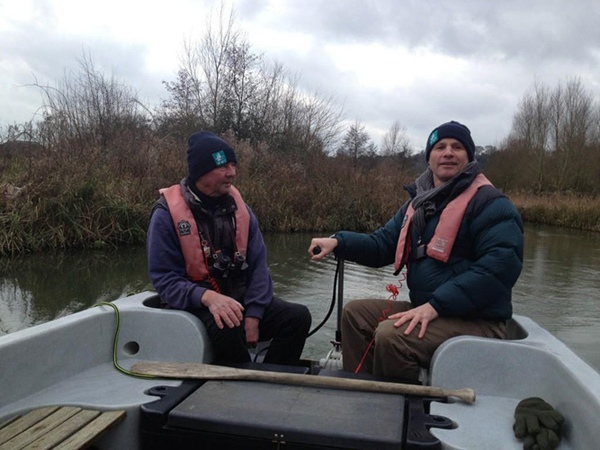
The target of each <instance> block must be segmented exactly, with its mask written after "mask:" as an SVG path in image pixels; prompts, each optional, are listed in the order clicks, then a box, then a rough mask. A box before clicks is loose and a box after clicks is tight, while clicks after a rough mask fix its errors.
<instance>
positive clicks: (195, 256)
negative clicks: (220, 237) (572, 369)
mask: <svg viewBox="0 0 600 450" xmlns="http://www.w3.org/2000/svg"><path fill="white" fill-rule="evenodd" d="M159 192H160V193H161V194H162V195H164V196H165V200H166V201H167V205H168V207H169V212H170V213H171V218H172V219H173V223H174V224H175V228H176V229H177V237H178V239H179V243H180V244H181V251H182V253H183V258H184V259H185V276H186V278H188V279H189V280H191V281H202V280H206V279H207V278H208V270H209V268H208V267H207V266H206V260H205V258H204V249H203V242H202V241H201V238H200V233H199V231H198V225H197V224H196V220H195V219H194V215H193V214H192V211H191V210H190V208H189V206H188V205H187V203H186V202H185V199H184V198H183V193H182V192H181V185H179V184H176V185H173V186H171V187H169V188H165V189H160V190H159ZM230 194H231V196H232V197H233V199H234V200H235V204H236V206H237V210H236V211H235V246H236V250H237V253H239V254H240V255H241V256H242V257H243V258H246V250H247V248H248V234H249V231H250V213H248V208H246V204H245V203H244V200H243V199H242V196H241V195H240V193H239V191H238V190H237V189H236V188H235V187H233V186H232V187H231V192H230ZM204 244H205V245H207V244H206V243H204ZM237 253H236V254H237Z"/></svg>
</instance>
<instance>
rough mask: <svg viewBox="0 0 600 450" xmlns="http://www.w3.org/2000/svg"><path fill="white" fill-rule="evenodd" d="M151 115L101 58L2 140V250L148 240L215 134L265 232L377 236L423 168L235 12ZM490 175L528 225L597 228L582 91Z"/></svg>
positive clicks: (534, 113) (599, 188)
mask: <svg viewBox="0 0 600 450" xmlns="http://www.w3.org/2000/svg"><path fill="white" fill-rule="evenodd" d="M164 86H165V88H166V93H165V99H164V100H163V102H162V104H161V105H159V106H158V107H156V108H154V109H150V108H149V107H147V106H145V105H143V103H142V102H141V101H140V99H139V98H138V96H137V93H136V91H135V90H134V89H133V88H132V87H130V86H127V85H125V84H123V83H122V82H121V81H120V80H119V79H118V77H117V76H116V75H115V74H111V75H110V76H107V75H106V74H105V73H104V72H103V71H102V70H100V69H98V68H97V67H96V66H95V65H94V62H93V59H92V58H91V56H90V55H84V56H83V57H82V59H81V60H80V61H79V65H78V67H77V68H75V69H73V70H72V71H67V72H66V75H65V76H64V78H63V79H62V80H60V81H59V82H58V83H57V84H56V86H42V85H37V88H38V89H40V91H41V92H42V94H43V98H44V102H43V106H42V111H43V114H42V120H40V121H38V122H30V123H27V124H16V125H13V126H10V127H8V128H6V129H3V128H2V129H0V175H1V178H0V254H1V255H7V254H17V253H21V252H28V251H40V250H48V249H54V248H71V247H86V248H94V247H105V246H119V245H130V244H141V243H143V242H144V241H145V230H146V226H147V222H148V218H149V212H150V210H151V207H152V204H153V202H154V201H155V200H156V199H157V197H158V189H159V188H162V187H167V186H169V185H171V184H174V183H178V182H179V181H180V179H181V178H182V177H183V176H185V174H186V139H187V137H188V136H189V135H190V134H191V133H193V132H195V131H198V130H201V129H204V130H211V131H214V132H216V133H217V134H220V135H223V136H224V137H225V139H226V140H228V141H229V142H231V143H232V144H233V145H234V147H235V148H236V151H237V153H238V159H239V161H240V164H239V168H238V179H237V182H236V185H237V186H238V187H239V188H240V190H241V191H242V193H243V195H244V198H245V200H246V202H247V203H248V204H249V205H250V206H251V207H252V208H253V210H254V212H255V214H256V215H257V217H258V219H259V221H260V224H261V227H262V229H263V231H283V232H295V231H314V232H317V233H320V232H327V231H330V230H337V229H351V230H373V229H375V228H377V227H379V226H381V225H383V224H384V223H385V222H386V221H387V220H388V219H389V218H390V217H391V216H392V215H393V214H394V213H395V211H396V210H397V209H398V207H399V206H400V205H401V204H402V203H403V202H404V201H406V199H407V198H408V197H407V194H406V193H405V192H404V191H403V190H402V186H403V185H404V184H407V183H409V182H411V181H412V180H414V178H415V177H416V176H418V175H419V174H420V173H421V172H422V171H423V170H424V169H425V168H426V165H425V160H424V156H423V152H422V151H421V152H420V153H418V152H416V151H415V149H412V148H411V147H410V145H409V142H408V139H407V137H406V136H407V133H406V129H405V128H404V127H403V126H402V125H401V123H400V122H399V121H394V123H393V124H392V125H391V127H390V129H389V131H388V132H387V133H386V134H385V135H384V137H383V140H382V143H381V147H380V148H378V147H377V146H376V145H375V143H374V142H372V140H371V137H370V136H369V135H368V133H367V132H366V131H365V127H364V125H363V124H361V123H360V122H359V121H352V122H350V125H349V126H347V127H346V126H345V124H346V123H348V121H347V120H346V119H347V118H346V117H345V116H344V111H343V108H342V107H340V106H339V104H338V103H337V101H336V99H335V98H334V97H331V96H327V95H323V94H322V93H319V92H318V91H313V92H309V91H307V90H306V89H301V88H300V87H299V80H298V77H296V76H294V75H292V74H289V73H288V72H287V71H286V70H285V68H284V67H282V66H281V65H280V64H277V63H268V62H267V60H266V59H265V58H264V56H263V55H258V54H255V53H253V52H252V50H251V46H250V44H249V42H247V41H246V39H245V38H244V37H243V35H242V34H241V33H240V32H238V31H236V27H235V24H234V22H233V18H232V16H229V17H223V16H222V17H221V21H220V25H219V26H217V27H216V28H212V29H211V28H209V29H207V31H206V34H205V36H204V37H203V38H202V39H201V40H200V41H198V42H196V43H191V42H190V43H186V45H185V46H184V51H183V57H182V59H181V65H180V68H179V72H178V75H177V77H176V79H175V81H171V82H165V83H164ZM477 157H478V160H479V161H480V164H481V167H482V170H483V172H484V173H485V174H486V175H487V176H488V177H489V178H490V179H491V180H492V182H494V183H495V184H496V185H497V186H498V187H499V188H501V189H502V190H503V191H505V192H507V193H508V194H509V196H510V197H511V199H513V200H514V201H515V203H516V204H517V206H518V207H519V209H520V210H521V212H522V214H523V217H524V219H525V220H529V221H534V222H540V223H549V224H557V225H563V226H571V227H577V228H585V229H592V230H599V231H600V212H599V210H600V206H599V205H600V201H599V198H598V196H599V195H600V114H599V107H598V102H597V101H596V99H594V98H593V97H592V96H591V94H590V93H589V92H588V91H587V90H586V89H585V87H584V86H583V85H582V83H581V82H580V80H578V79H572V80H568V81H567V82H566V84H559V85H558V86H557V87H556V88H554V89H550V88H549V87H546V86H543V85H540V84H535V85H534V87H533V88H532V90H531V91H530V92H527V93H526V94H525V95H524V97H523V100H522V102H521V104H520V105H519V109H518V111H517V112H516V113H515V116H514V120H513V127H512V130H511V133H510V135H509V136H508V137H507V138H506V139H505V141H503V142H502V144H501V145H500V146H498V147H491V146H487V147H478V148H477Z"/></svg>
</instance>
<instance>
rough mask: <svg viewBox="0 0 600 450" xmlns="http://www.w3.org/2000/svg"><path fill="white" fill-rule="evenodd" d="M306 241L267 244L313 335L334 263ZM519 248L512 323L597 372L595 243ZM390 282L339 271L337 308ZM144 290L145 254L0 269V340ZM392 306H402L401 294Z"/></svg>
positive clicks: (599, 251)
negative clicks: (518, 320)
mask: <svg viewBox="0 0 600 450" xmlns="http://www.w3.org/2000/svg"><path fill="white" fill-rule="evenodd" d="M311 237H312V235H305V234H285V235H283V234H273V235H266V236H265V240H266V243H267V248H268V250H269V264H270V268H271V273H272V276H273V281H274V283H275V292H276V293H277V294H278V295H279V296H280V297H282V298H284V299H286V300H289V301H294V302H300V303H304V304H306V305H307V306H308V307H309V309H310V310H311V312H312V315H313V325H314V324H317V323H319V322H320V321H321V319H322V318H323V317H325V315H326V313H327V310H328V309H329V305H330V301H331V295H332V288H333V276H334V272H335V261H334V260H333V258H330V259H328V260H326V261H323V262H319V263H315V262H311V261H310V259H309V257H308V254H307V252H306V251H307V248H308V245H309V242H310V238H311ZM525 244H526V245H525V265H524V270H523V273H522V275H521V278H520V279H519V281H518V283H517V285H516V287H515V289H514V295H513V300H514V311H515V313H516V314H521V315H526V316H529V317H531V318H532V319H533V320H535V321H536V322H538V323H539V324H540V325H542V326H543V327H545V328H546V329H547V330H549V331H550V332H551V333H552V334H554V335H555V336H557V337H558V338H559V339H561V340H562V341H563V342H565V343H566V344H567V345H569V346H570V347H571V348H572V349H573V350H574V351H575V353H577V354H578V355H579V356H580V357H581V358H583V359H584V360H586V361H587V362H588V363H589V364H590V365H592V366H594V367H595V368H596V369H597V370H599V371H600V350H598V344H599V343H600V276H599V270H600V233H592V232H582V231H575V230H570V229H564V228H556V227H542V226H533V225H529V226H527V227H526V235H525ZM396 280H397V278H395V277H393V275H392V268H391V267H388V268H384V269H369V268H364V267H361V266H357V265H354V264H346V276H345V284H344V300H345V301H348V300H352V299H356V298H363V297H375V298H376V297H381V298H387V293H386V290H385V286H386V284H389V283H395V282H396ZM150 288H151V285H150V283H149V280H148V276H147V274H146V255H145V251H144V249H143V248H129V249H123V250H119V251H116V252H68V253H55V254H46V255H33V256H26V257H22V258H16V259H0V335H2V334H6V333H11V332H14V331H17V330H19V329H22V328H27V327H30V326H32V325H35V324H39V323H43V322H46V321H48V320H52V319H54V318H57V317H61V316H65V315H68V314H70V313H72V312H75V311H80V310H83V309H85V308H88V307H90V306H91V305H93V304H94V303H95V302H97V301H102V300H112V299H115V298H118V297H122V296H125V295H127V294H130V293H135V292H140V291H143V290H145V289H150ZM399 298H400V299H407V298H408V294H407V291H406V288H403V289H401V291H400V296H399ZM122 326H127V324H125V323H123V324H122ZM335 328H336V316H335V312H334V314H333V315H332V317H331V318H330V320H329V322H328V323H327V324H326V325H325V326H324V327H323V328H321V330H320V331H319V332H318V333H316V334H315V335H314V336H312V337H311V338H310V339H309V340H308V342H307V345H306V348H305V351H304V356H305V357H309V358H318V357H321V356H324V355H325V354H326V353H327V351H328V350H329V348H330V347H331V345H330V340H331V339H333V337H334V334H335Z"/></svg>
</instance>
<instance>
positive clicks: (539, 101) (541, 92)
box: [509, 82, 551, 191]
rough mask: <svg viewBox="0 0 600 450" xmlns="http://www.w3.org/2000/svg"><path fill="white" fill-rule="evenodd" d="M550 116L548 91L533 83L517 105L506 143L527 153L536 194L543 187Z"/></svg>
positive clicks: (541, 85)
mask: <svg viewBox="0 0 600 450" xmlns="http://www.w3.org/2000/svg"><path fill="white" fill-rule="evenodd" d="M550 115H551V112H550V92H549V89H548V88H547V87H546V86H544V85H543V84H540V83H538V82H535V83H534V85H533V88H532V89H531V90H530V91H529V92H527V93H526V94H525V95H524V97H523V99H522V100H521V103H520V104H519V109H518V110H517V113H516V114H515V117H514V118H513V126H512V131H511V136H510V139H509V141H511V142H513V144H517V145H519V144H520V149H521V151H523V152H525V153H527V155H528V161H529V169H530V170H531V172H532V174H533V180H534V189H535V190H536V191H541V190H542V189H543V187H544V184H545V179H544V176H545V170H544V168H545V164H546V159H547V152H548V151H549V148H548V144H549V133H550V121H551V117H550Z"/></svg>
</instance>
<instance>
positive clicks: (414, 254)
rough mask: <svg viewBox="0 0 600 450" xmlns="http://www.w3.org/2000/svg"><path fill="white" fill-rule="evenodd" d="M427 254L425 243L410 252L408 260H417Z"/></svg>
mask: <svg viewBox="0 0 600 450" xmlns="http://www.w3.org/2000/svg"><path fill="white" fill-rule="evenodd" d="M426 256H427V245H419V246H418V247H417V248H415V249H414V250H412V251H411V252H410V257H409V261H419V260H420V259H423V258H425V257H426Z"/></svg>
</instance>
